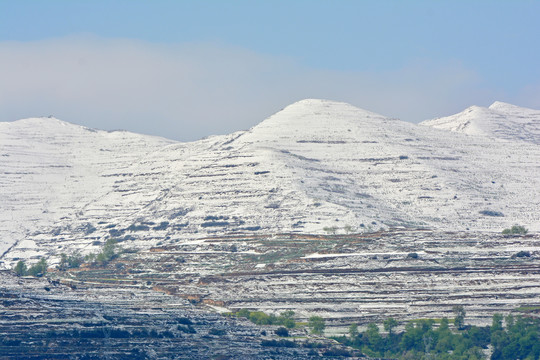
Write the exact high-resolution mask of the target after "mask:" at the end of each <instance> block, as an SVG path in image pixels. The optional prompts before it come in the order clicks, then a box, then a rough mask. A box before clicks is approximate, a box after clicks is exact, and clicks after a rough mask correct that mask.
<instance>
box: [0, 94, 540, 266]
mask: <svg viewBox="0 0 540 360" xmlns="http://www.w3.org/2000/svg"><path fill="white" fill-rule="evenodd" d="M512 111H513V114H514V115H515V113H516V112H517V113H519V108H517V109H516V108H513V110H512ZM527 111H528V110H527V109H523V110H522V111H521V113H522V114H525V115H526V114H528V112H527ZM531 111H532V110H531ZM514 115H512V116H514ZM525 115H523V116H525ZM501 116H502V115H501ZM531 116H532V115H531ZM497 119H499V120H498V121H499V123H500V118H497ZM527 119H528V120H527ZM534 119H535V118H534V117H530V116H529V117H526V116H525V118H524V119H521V120H523V122H526V121H529V120H530V121H529V122H527V124H528V125H527V126H528V127H527V129H528V131H529V133H531V134H533V133H534V131H536V130H535V129H536V127H537V125H538V123H537V122H535V121H533V120H534ZM486 121H487V122H489V119H487V120H486ZM0 125H1V126H0V136H1V137H2V138H1V141H0V146H1V149H0V155H1V156H0V172H2V176H1V177H0V181H2V187H0V195H1V196H2V199H7V200H5V201H2V202H0V234H1V237H0V242H2V244H0V245H1V246H2V249H3V254H4V255H3V256H2V258H1V259H0V261H1V264H0V266H2V267H4V268H10V267H12V266H13V264H14V262H15V261H16V260H15V259H18V258H26V259H29V260H31V261H35V260H36V259H37V258H38V257H40V256H46V257H49V258H51V259H52V260H54V259H58V255H59V254H60V253H61V252H69V251H73V250H75V249H78V250H80V251H82V252H84V253H87V252H90V251H95V250H96V249H97V248H98V246H99V243H101V242H103V241H105V240H106V239H107V238H109V237H115V238H120V239H123V240H126V241H129V242H131V245H130V246H131V247H133V248H137V249H148V248H150V247H152V246H157V244H158V243H159V244H169V245H174V244H176V243H181V242H184V241H186V240H193V239H198V238H204V237H207V236H215V235H224V234H228V233H231V232H241V233H244V234H246V235H248V234H254V235H256V234H271V233H272V234H273V233H299V234H301V233H310V234H324V233H326V230H325V229H332V228H336V229H337V231H338V233H342V234H343V233H345V232H346V231H348V230H347V229H349V230H351V229H352V231H354V232H370V231H374V230H379V229H389V228H393V227H408V228H424V229H438V230H442V231H466V230H467V229H469V230H471V231H488V232H496V233H497V232H500V231H501V230H502V229H504V228H506V227H509V226H511V225H513V224H516V223H518V224H521V225H525V226H526V227H527V228H529V229H530V230H531V231H538V230H540V228H539V226H540V205H539V204H540V194H539V193H538V191H537V190H538V189H540V177H538V173H539V172H540V147H539V145H538V144H537V143H535V142H534V141H533V142H530V141H522V139H521V138H520V135H521V134H520V133H519V132H518V133H513V132H512V131H511V130H508V131H506V132H505V138H504V139H499V138H497V137H491V136H471V135H467V134H461V133H457V132H452V131H445V130H440V129H435V128H432V127H428V126H418V125H414V124H411V123H406V122H402V121H399V120H395V119H389V118H386V117H384V116H381V115H378V114H374V113H371V112H368V111H365V110H361V109H358V108H355V107H353V106H351V105H348V104H344V103H339V102H333V101H326V100H303V101H300V102H298V103H295V104H293V105H291V106H288V107H287V108H285V109H284V110H282V111H280V112H279V113H277V114H275V115H273V116H271V117H270V118H268V119H266V120H265V121H263V122H261V123H260V124H259V125H257V126H255V127H253V128H252V129H250V130H248V131H241V132H237V133H234V134H230V135H225V136H215V137H210V138H207V139H203V140H200V141H196V142H193V143H174V142H170V141H166V140H164V139H156V138H149V137H145V136H142V135H134V134H126V133H107V132H100V131H94V132H93V131H92V130H90V129H86V128H81V127H76V126H74V125H71V124H67V123H63V122H59V121H58V120H54V119H38V120H34V121H30V122H29V121H26V120H23V121H22V122H14V123H2V124H0ZM522 125H523V124H522ZM523 126H525V125H523ZM523 126H522V127H520V128H518V129H522V128H524V127H523ZM512 134H513V136H514V138H513V139H510V137H511V135H512ZM509 139H510V140H509ZM95 244H98V245H95Z"/></svg>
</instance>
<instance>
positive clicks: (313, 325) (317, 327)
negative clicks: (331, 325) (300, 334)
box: [308, 316, 326, 335]
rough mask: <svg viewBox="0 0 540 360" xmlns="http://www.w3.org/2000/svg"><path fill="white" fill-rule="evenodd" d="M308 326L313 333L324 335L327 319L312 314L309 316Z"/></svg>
mask: <svg viewBox="0 0 540 360" xmlns="http://www.w3.org/2000/svg"><path fill="white" fill-rule="evenodd" d="M308 328H309V329H310V331H311V333H312V334H319V335H322V333H323V332H324V329H325V328H326V324H325V321H324V319H323V318H322V317H320V316H312V317H310V318H309V322H308Z"/></svg>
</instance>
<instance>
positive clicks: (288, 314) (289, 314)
mask: <svg viewBox="0 0 540 360" xmlns="http://www.w3.org/2000/svg"><path fill="white" fill-rule="evenodd" d="M293 316H294V311H292V310H287V311H284V312H282V313H281V314H280V315H279V316H278V318H277V323H278V324H279V325H283V326H285V327H286V328H288V329H292V328H294V327H295V326H296V322H295V321H294V319H293Z"/></svg>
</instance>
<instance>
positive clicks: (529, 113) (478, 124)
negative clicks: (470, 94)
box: [420, 101, 540, 144]
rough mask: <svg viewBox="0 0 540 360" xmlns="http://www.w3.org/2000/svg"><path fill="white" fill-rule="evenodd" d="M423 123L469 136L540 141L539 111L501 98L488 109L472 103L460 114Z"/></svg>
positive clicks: (538, 142) (535, 142)
mask: <svg viewBox="0 0 540 360" xmlns="http://www.w3.org/2000/svg"><path fill="white" fill-rule="evenodd" d="M420 125H425V126H431V127H434V128H438V129H444V130H450V131H455V132H460V133H464V134H469V135H481V136H488V137H495V138H499V139H506V140H511V141H516V140H522V141H527V142H531V143H534V144H540V111H539V110H533V109H527V108H523V107H519V106H515V105H511V104H507V103H503V102H500V101H496V102H494V103H493V104H491V105H490V106H489V107H487V108H485V107H481V106H471V107H469V108H467V109H465V110H464V111H462V112H460V113H459V114H455V115H452V116H447V117H442V118H437V119H433V120H427V121H424V122H421V123H420Z"/></svg>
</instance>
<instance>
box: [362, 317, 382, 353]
mask: <svg viewBox="0 0 540 360" xmlns="http://www.w3.org/2000/svg"><path fill="white" fill-rule="evenodd" d="M365 334H366V336H367V339H368V343H369V348H370V349H371V350H373V351H375V352H377V353H379V352H380V351H381V350H383V338H382V336H381V334H380V332H379V327H378V326H377V324H375V323H370V324H368V328H367V330H366V332H365Z"/></svg>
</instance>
